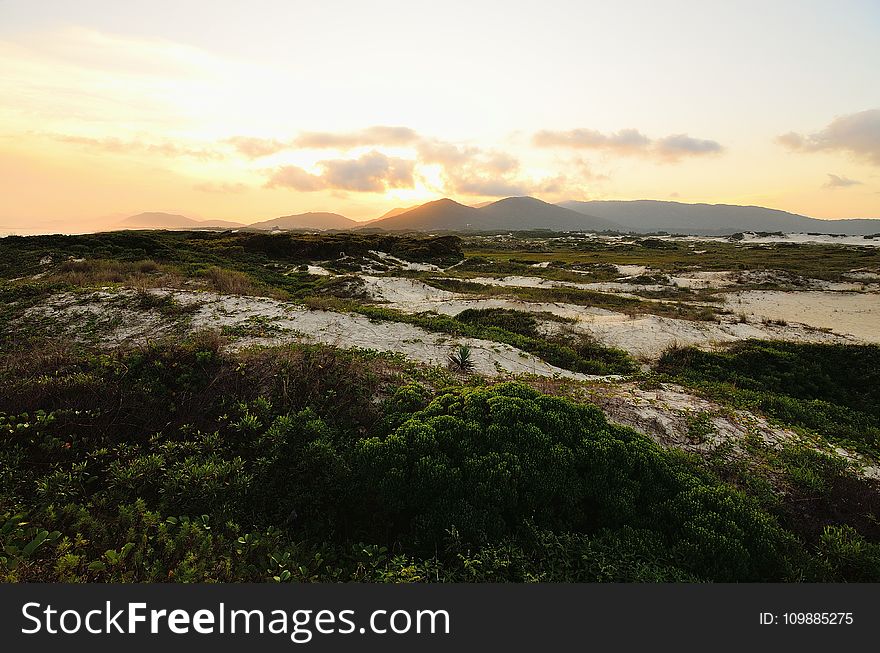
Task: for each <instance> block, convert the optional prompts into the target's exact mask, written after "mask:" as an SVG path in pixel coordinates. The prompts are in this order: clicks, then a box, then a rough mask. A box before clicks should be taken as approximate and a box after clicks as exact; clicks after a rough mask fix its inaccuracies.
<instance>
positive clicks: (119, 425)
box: [0, 337, 877, 582]
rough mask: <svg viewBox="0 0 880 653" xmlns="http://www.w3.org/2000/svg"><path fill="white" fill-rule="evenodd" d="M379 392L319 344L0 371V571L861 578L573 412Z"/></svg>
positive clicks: (370, 366)
mask: <svg viewBox="0 0 880 653" xmlns="http://www.w3.org/2000/svg"><path fill="white" fill-rule="evenodd" d="M25 370H27V371H25ZM400 374H401V372H400V371H399V370H396V369H395V368H393V367H389V364H388V361H387V360H386V359H383V358H380V357H369V356H366V355H357V354H352V353H344V352H340V351H337V350H333V349H330V348H321V347H317V348H315V347H295V348H288V349H276V350H266V351H262V352H250V353H244V354H238V355H230V354H222V353H220V351H219V349H218V346H217V342H216V341H215V340H212V339H211V338H207V337H203V338H201V339H198V340H195V341H192V342H185V343H183V344H176V345H171V344H168V343H164V344H161V343H160V344H156V345H153V346H151V347H147V348H143V349H138V350H132V351H128V352H120V351H116V352H112V353H110V354H100V355H96V354H91V353H88V352H85V353H81V354H78V353H76V352H75V351H64V352H60V353H56V354H53V357H51V358H47V359H45V360H44V359H31V360H30V361H22V360H21V359H20V358H19V357H17V356H16V357H14V358H13V359H9V360H3V365H2V366H0V375H2V376H0V381H2V383H3V387H4V390H5V392H4V393H3V394H2V395H0V411H2V419H0V548H2V549H3V551H5V553H4V554H3V558H2V559H0V575H2V577H3V578H5V579H7V580H28V581H34V580H44V581H46V580H62V581H75V580H76V581H111V580H112V581H138V582H140V581H186V582H204V581H261V580H269V581H271V580H279V581H283V580H297V581H314V580H324V581H344V580H369V581H536V580H539V581H548V582H551V581H557V582H558V581H708V580H716V581H728V580H730V581H747V580H797V579H801V578H804V579H812V580H828V579H851V580H866V579H872V580H876V578H877V575H876V564H877V563H876V557H877V554H876V545H873V544H871V543H869V542H867V541H865V540H863V539H860V538H861V536H857V535H852V534H850V533H848V532H843V533H842V534H840V533H838V534H836V535H835V534H834V533H832V534H831V535H829V536H828V537H827V538H825V539H824V540H823V541H822V543H820V544H819V545H817V546H819V548H817V549H815V550H812V549H810V548H809V547H807V546H805V545H804V544H802V543H801V542H800V541H799V540H798V539H797V538H796V537H795V536H794V535H792V533H790V532H788V531H786V530H784V529H783V528H782V527H781V526H780V525H779V523H777V522H776V520H775V519H774V518H773V517H772V516H770V515H769V514H767V513H766V512H765V511H763V510H762V509H761V508H760V507H759V506H758V504H757V503H756V502H754V501H753V500H751V499H750V498H748V497H746V496H745V495H743V494H741V493H739V492H737V491H735V490H733V489H731V488H730V487H728V486H725V485H723V484H721V483H719V482H718V481H717V480H715V479H713V478H712V477H710V476H708V475H707V474H706V473H705V472H704V471H701V466H699V465H697V464H695V463H694V462H693V461H692V460H691V459H689V458H686V457H684V456H683V455H680V454H675V453H672V452H669V451H665V450H663V449H661V448H659V447H658V446H657V445H655V444H654V443H653V442H651V441H650V440H648V439H647V438H645V437H644V436H641V435H639V434H637V433H636V432H634V431H632V430H630V429H627V428H624V427H620V426H615V425H612V424H609V423H608V422H607V421H606V420H605V418H604V416H603V415H602V413H601V412H600V411H599V410H598V409H597V408H595V407H593V406H590V405H585V404H578V403H574V402H572V401H570V400H566V399H562V398H558V397H550V396H547V395H542V394H540V393H538V392H536V391H534V390H532V389H529V388H527V387H525V386H522V385H518V384H513V383H508V384H502V385H497V386H492V387H476V388H453V389H448V390H443V391H439V392H437V391H431V390H429V389H427V388H425V387H424V386H422V385H419V384H416V383H406V382H404V380H403V379H402V377H401V376H400ZM395 388H396V389H395ZM383 395H384V396H385V397H386V399H385V400H384V402H377V401H376V400H375V398H376V397H377V396H383ZM835 533H836V531H835Z"/></svg>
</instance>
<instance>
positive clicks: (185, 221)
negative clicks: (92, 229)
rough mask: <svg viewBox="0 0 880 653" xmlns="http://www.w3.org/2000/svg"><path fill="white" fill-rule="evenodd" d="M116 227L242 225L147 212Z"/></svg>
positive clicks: (193, 227) (189, 227) (170, 227)
mask: <svg viewBox="0 0 880 653" xmlns="http://www.w3.org/2000/svg"><path fill="white" fill-rule="evenodd" d="M117 226H118V227H120V228H122V229H210V228H211V227H217V228H222V229H236V228H238V227H243V226H244V225H243V224H241V223H240V222H230V221H228V220H193V219H192V218H188V217H186V216H185V215H177V214H176V213H161V212H158V211H148V212H146V213H138V214H137V215H132V216H130V217H128V218H125V219H124V220H122V221H121V222H119V224H118V225H117Z"/></svg>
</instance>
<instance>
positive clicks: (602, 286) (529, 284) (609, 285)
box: [465, 275, 666, 299]
mask: <svg viewBox="0 0 880 653" xmlns="http://www.w3.org/2000/svg"><path fill="white" fill-rule="evenodd" d="M465 281H470V282H471V283H478V284H480V285H483V286H501V287H518V288H578V289H580V290H592V291H595V292H613V293H615V294H618V295H622V296H624V297H631V298H633V299H641V298H640V297H639V296H638V295H634V294H633V293H632V292H631V291H633V290H655V291H656V290H664V289H665V288H666V286H662V285H659V284H650V285H637V284H631V283H621V282H619V281H596V282H592V283H578V282H576V281H557V280H556V279H544V278H543V277H524V276H518V275H511V276H507V277H473V278H471V279H465Z"/></svg>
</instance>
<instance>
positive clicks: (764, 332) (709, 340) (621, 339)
mask: <svg viewBox="0 0 880 653" xmlns="http://www.w3.org/2000/svg"><path fill="white" fill-rule="evenodd" d="M573 326H574V327H575V328H576V329H577V330H579V331H582V332H584V333H588V334H589V335H591V336H593V337H594V338H595V339H596V340H598V341H599V342H601V343H602V344H604V345H609V346H611V347H617V348H619V349H623V350H625V351H627V352H629V353H630V354H632V355H633V356H636V357H638V358H642V359H655V358H658V357H659V356H660V355H661V354H662V353H663V351H664V350H665V349H667V348H669V347H671V346H695V347H702V348H714V347H717V346H719V345H723V344H725V343H730V342H736V341H738V340H746V339H748V338H758V339H762V340H787V341H790V342H848V341H847V340H846V339H845V338H843V337H841V336H837V335H835V334H830V333H825V332H823V331H818V330H815V329H810V328H806V327H803V326H798V325H789V326H781V325H773V324H760V323H740V322H735V321H727V322H701V321H695V320H679V319H675V318H670V317H662V316H660V315H639V316H636V317H630V316H621V318H620V319H616V320H611V319H596V320H581V321H579V322H577V323H576V324H575V325H573Z"/></svg>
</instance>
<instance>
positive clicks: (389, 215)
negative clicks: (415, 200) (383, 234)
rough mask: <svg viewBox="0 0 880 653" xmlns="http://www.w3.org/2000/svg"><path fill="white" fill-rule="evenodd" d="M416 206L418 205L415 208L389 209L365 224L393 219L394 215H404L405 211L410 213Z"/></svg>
mask: <svg viewBox="0 0 880 653" xmlns="http://www.w3.org/2000/svg"><path fill="white" fill-rule="evenodd" d="M417 206H418V205H416V206H403V207H401V206H399V207H397V208H395V209H391V210H390V211H388V212H387V213H383V214H382V215H380V216H379V217H378V218H376V219H375V220H368V221H367V222H378V221H379V220H384V219H385V218H393V217H394V216H395V215H400V214H401V213H406V212H407V211H412V210H413V209H414V208H417Z"/></svg>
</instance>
